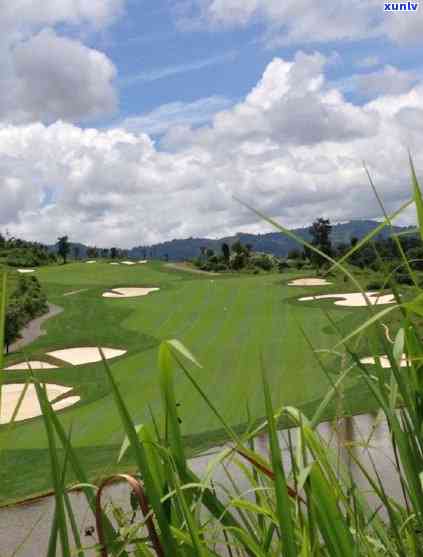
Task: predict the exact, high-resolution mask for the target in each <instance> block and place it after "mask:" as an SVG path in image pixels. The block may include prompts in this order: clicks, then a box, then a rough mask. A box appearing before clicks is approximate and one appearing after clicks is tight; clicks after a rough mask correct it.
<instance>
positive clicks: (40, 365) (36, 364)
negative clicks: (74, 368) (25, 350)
mask: <svg viewBox="0 0 423 557" xmlns="http://www.w3.org/2000/svg"><path fill="white" fill-rule="evenodd" d="M4 369H5V371H12V370H14V369H34V370H35V369H57V366H54V365H53V364H49V363H47V362H40V361H37V360H34V361H32V360H31V361H29V362H20V363H19V364H14V365H13V366H9V367H5V368H4Z"/></svg>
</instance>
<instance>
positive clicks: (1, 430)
mask: <svg viewBox="0 0 423 557" xmlns="http://www.w3.org/2000/svg"><path fill="white" fill-rule="evenodd" d="M35 274H36V276H37V277H38V278H39V280H40V281H41V282H42V284H43V286H44V288H45V290H46V292H47V294H48V299H49V302H51V303H53V304H56V305H58V306H61V307H62V308H63V309H64V311H63V312H62V313H61V314H60V315H57V316H55V317H53V318H52V319H50V320H49V321H48V322H47V323H46V325H45V329H46V333H47V334H45V335H43V336H41V337H40V338H38V339H37V340H35V341H34V342H33V343H32V344H30V345H29V346H27V348H26V349H25V355H24V354H23V353H20V354H12V355H10V356H8V357H7V359H6V365H12V364H14V363H17V362H19V361H23V360H24V359H25V356H27V357H28V358H29V359H32V360H39V359H46V358H45V354H46V353H47V352H49V351H53V350H59V349H64V348H71V347H87V346H103V347H109V348H118V349H123V350H126V351H127V352H126V354H125V355H123V356H121V357H118V358H115V359H111V360H109V364H110V366H111V369H112V372H113V374H114V377H115V378H116V381H117V383H118V385H119V388H120V391H121V393H122V395H123V397H124V400H125V402H126V404H127V406H128V408H129V410H130V412H131V415H132V418H133V420H134V422H135V423H137V424H139V423H145V422H149V421H151V412H152V413H153V414H154V415H155V416H156V417H158V418H159V416H160V415H161V403H160V395H159V390H158V377H157V374H158V369H157V348H158V345H159V343H160V341H162V340H165V339H170V338H177V339H179V340H180V341H182V342H183V343H184V344H185V345H186V346H187V347H188V348H189V349H190V350H191V351H192V352H193V354H194V355H195V356H196V358H197V359H198V360H199V361H200V362H201V363H202V365H203V367H202V368H201V369H196V368H193V369H192V373H193V375H194V376H195V378H196V380H197V381H198V382H199V384H200V385H201V387H202V388H203V390H204V391H205V392H206V393H207V395H208V396H209V398H210V399H211V400H213V402H214V404H215V405H216V406H217V407H218V408H219V410H220V411H221V412H222V414H223V415H224V416H225V418H226V419H227V420H228V421H229V422H230V423H231V424H232V425H234V426H240V427H241V426H242V424H245V423H246V421H247V404H248V411H249V412H250V414H251V416H252V417H253V418H254V419H258V418H260V417H262V416H263V414H264V406H263V396H262V388H261V366H263V367H264V369H265V371H266V374H267V377H268V380H269V382H270V385H271V389H272V393H273V399H274V404H275V406H276V407H277V406H279V405H281V404H289V405H293V406H299V407H301V408H304V409H305V410H307V411H309V412H311V411H312V410H313V409H314V408H315V407H316V405H317V404H318V403H319V402H320V401H321V399H322V397H323V396H324V395H325V394H326V392H327V390H328V387H329V385H330V376H329V379H328V376H327V375H326V374H325V372H324V371H322V369H321V366H320V365H319V362H318V358H317V357H316V354H315V352H314V351H313V349H312V347H311V346H310V342H311V344H312V346H313V347H315V348H319V349H324V348H331V347H332V346H333V345H334V344H335V342H336V340H338V339H339V336H338V333H337V332H336V331H335V330H334V328H333V325H331V324H330V320H329V319H328V316H327V315H326V314H325V311H326V312H329V314H330V318H331V319H332V320H333V321H335V322H336V323H339V325H340V327H341V328H342V330H348V329H349V328H350V327H351V326H352V325H353V324H354V323H357V324H358V323H359V322H360V320H362V319H363V318H364V317H365V313H364V312H366V311H367V309H357V308H346V307H336V306H334V304H333V301H328V300H325V301H324V302H316V301H312V302H307V303H298V302H297V301H296V300H297V299H298V298H299V297H300V296H305V295H310V294H313V293H318V294H321V293H328V292H332V291H341V290H342V291H343V292H345V291H348V289H346V287H345V285H342V284H341V283H338V284H336V282H335V284H334V285H331V286H319V287H316V286H314V287H296V286H294V287H293V286H288V285H287V284H286V283H287V282H288V281H289V280H291V279H292V278H293V277H295V276H298V273H296V274H294V273H286V274H260V275H242V276H241V275H221V276H209V275H206V274H204V275H201V274H194V273H192V274H191V273H189V272H186V271H178V270H176V269H174V268H170V267H166V265H164V264H162V263H158V262H149V263H147V264H144V265H141V264H138V265H133V266H126V265H119V266H118V265H110V264H109V263H107V262H97V263H94V264H86V263H72V264H68V265H66V266H54V267H45V268H42V269H38V270H37V271H36V273H35ZM113 287H115V288H117V287H146V288H148V287H158V288H159V289H160V290H158V291H156V292H152V293H150V294H148V295H147V296H142V297H134V298H120V299H119V298H104V297H103V296H102V294H103V293H104V292H105V291H106V290H110V289H112V288H113ZM70 292H75V293H73V294H72V295H64V294H69V293H70ZM322 308H324V310H325V311H322ZM364 352H365V351H364ZM321 357H322V356H321ZM323 359H324V361H325V363H326V365H327V366H328V368H329V369H330V371H331V373H336V371H337V368H336V366H337V365H338V362H337V360H336V358H335V357H334V356H323ZM47 360H48V358H47ZM36 373H37V376H38V377H39V378H40V379H42V380H43V381H45V382H51V383H55V384H59V385H64V386H71V387H73V391H72V393H71V394H72V395H73V394H75V395H78V396H80V397H81V399H80V401H79V402H78V403H77V404H75V405H74V406H72V407H69V408H67V409H64V410H62V411H60V412H59V414H58V415H59V417H60V420H61V422H62V424H63V425H64V427H65V428H66V430H69V429H70V428H71V427H72V443H73V445H74V446H75V447H76V448H77V450H78V452H79V454H80V455H81V458H82V460H83V462H84V463H85V464H86V466H87V468H88V470H89V472H90V473H91V474H92V475H93V476H96V475H101V474H102V473H107V472H108V471H111V470H112V469H113V470H114V469H115V468H116V464H115V463H116V454H117V451H118V448H119V446H120V444H121V443H122V441H123V438H124V433H123V430H122V426H121V423H120V418H119V416H118V413H117V410H116V408H115V405H114V402H113V398H112V396H111V394H110V389H109V386H108V381H107V378H106V375H105V371H104V368H103V364H102V363H101V362H99V363H93V364H84V365H78V366H72V365H66V366H62V367H60V368H58V369H51V370H45V371H37V372H36ZM26 379H27V372H24V371H7V372H4V373H3V382H4V383H19V382H24V381H25V380H26ZM176 381H177V397H178V401H179V402H180V407H179V411H180V418H181V420H182V428H183V432H184V434H185V435H186V440H187V444H189V445H190V446H191V447H193V449H195V448H198V447H199V446H203V447H204V446H207V445H210V444H212V443H215V442H217V441H219V440H221V439H223V435H222V432H221V430H220V424H219V422H218V421H217V419H216V417H215V416H214V415H213V414H212V413H211V412H210V410H209V409H208V408H207V406H206V405H205V403H204V402H203V401H202V399H201V398H200V396H199V395H198V393H197V392H196V391H195V390H194V389H193V387H192V385H191V384H190V383H189V381H188V380H187V379H186V377H185V376H184V375H183V373H182V372H181V371H177V372H176ZM355 381H357V380H356V379H354V378H352V379H351V381H350V382H349V383H347V387H348V388H349V389H351V392H352V393H354V396H350V397H346V399H348V400H347V402H345V401H344V403H345V404H347V405H348V411H352V412H356V411H362V410H365V409H367V408H369V407H370V406H371V405H372V402H371V401H370V400H369V396H368V393H366V391H365V389H363V386H362V385H359V384H356V383H355ZM46 446H47V441H46V436H45V431H44V425H43V421H42V419H41V418H33V419H29V420H26V421H22V422H19V423H16V424H15V425H14V426H13V428H12V430H10V429H9V428H8V427H7V426H2V427H0V447H1V449H2V450H1V452H0V467H1V472H0V502H1V503H5V502H6V501H10V500H15V499H19V498H20V497H24V496H28V495H31V494H34V493H40V492H42V491H44V490H47V489H49V487H50V485H51V483H50V477H49V473H48V457H47V451H46ZM124 466H130V462H129V461H127V462H126V463H125V464H124ZM45 468H47V470H45ZM12 471H13V473H12ZM18 471H19V472H18ZM16 472H18V473H17V474H15V473H16Z"/></svg>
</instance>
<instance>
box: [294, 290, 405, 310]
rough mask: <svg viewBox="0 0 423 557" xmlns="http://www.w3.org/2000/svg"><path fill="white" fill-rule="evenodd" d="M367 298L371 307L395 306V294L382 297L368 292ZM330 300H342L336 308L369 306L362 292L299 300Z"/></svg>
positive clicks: (337, 302) (308, 297)
mask: <svg viewBox="0 0 423 557" xmlns="http://www.w3.org/2000/svg"><path fill="white" fill-rule="evenodd" d="M366 296H367V297H368V299H369V303H370V304H371V305H376V304H377V305H378V306H380V305H382V304H393V303H394V302H395V298H394V296H393V294H383V295H380V294H379V293H378V292H366ZM330 298H341V300H337V301H336V302H334V303H335V305H336V306H347V307H365V306H367V303H366V299H365V297H364V296H363V294H362V293H361V292H352V293H350V294H337V293H333V294H322V295H320V296H305V297H303V298H299V301H300V302H308V301H310V300H327V299H330Z"/></svg>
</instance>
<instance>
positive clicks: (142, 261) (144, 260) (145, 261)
mask: <svg viewBox="0 0 423 557" xmlns="http://www.w3.org/2000/svg"><path fill="white" fill-rule="evenodd" d="M138 263H147V259H142V260H141V261H138Z"/></svg>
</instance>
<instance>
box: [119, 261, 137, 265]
mask: <svg viewBox="0 0 423 557" xmlns="http://www.w3.org/2000/svg"><path fill="white" fill-rule="evenodd" d="M122 265H135V261H122Z"/></svg>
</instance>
